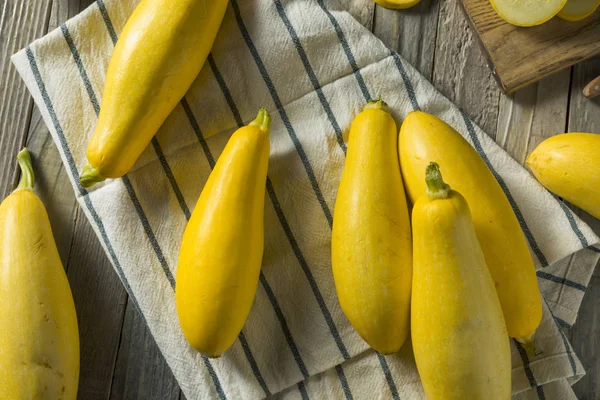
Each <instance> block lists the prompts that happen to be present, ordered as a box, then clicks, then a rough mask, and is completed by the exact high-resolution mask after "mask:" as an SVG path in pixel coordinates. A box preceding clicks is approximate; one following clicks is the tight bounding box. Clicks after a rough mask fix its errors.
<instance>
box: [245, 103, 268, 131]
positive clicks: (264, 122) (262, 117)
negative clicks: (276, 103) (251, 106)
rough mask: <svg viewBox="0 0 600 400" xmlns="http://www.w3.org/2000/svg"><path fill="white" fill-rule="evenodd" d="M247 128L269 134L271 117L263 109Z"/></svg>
mask: <svg viewBox="0 0 600 400" xmlns="http://www.w3.org/2000/svg"><path fill="white" fill-rule="evenodd" d="M248 125H249V126H255V127H257V128H258V129H260V130H261V131H263V132H269V128H270V127H271V115H270V114H269V112H268V111H267V110H266V109H265V108H261V109H260V110H258V115H257V117H256V119H255V120H254V121H252V122H250V123H249V124H248Z"/></svg>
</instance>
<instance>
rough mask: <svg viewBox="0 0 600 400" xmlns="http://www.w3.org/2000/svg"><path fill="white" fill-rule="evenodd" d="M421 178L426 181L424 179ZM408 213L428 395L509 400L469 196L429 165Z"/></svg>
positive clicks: (414, 319) (500, 326) (503, 346)
mask: <svg viewBox="0 0 600 400" xmlns="http://www.w3.org/2000/svg"><path fill="white" fill-rule="evenodd" d="M423 181H424V182H425V180H423ZM426 182H427V187H428V188H427V192H426V195H424V196H422V197H421V198H420V199H419V200H418V201H417V202H416V204H415V206H414V208H413V213H412V224H413V240H414V277H413V288H412V292H413V295H412V307H411V326H412V328H411V332H412V342H413V350H414V353H415V360H416V363H417V369H418V370H419V375H420V376H421V381H422V382H423V388H424V389H425V394H426V395H427V398H428V399H429V400H450V399H456V400H466V399H468V400H488V399H493V400H509V399H510V397H511V358H510V344H509V341H508V336H507V334H506V325H505V323H504V317H503V316H502V309H501V307H500V302H499V301H498V296H497V295H496V291H495V290H494V282H493V281H492V278H491V276H490V273H489V271H488V268H487V266H486V264H485V259H484V256H483V252H482V251H481V248H480V246H479V242H478V240H477V236H476V235H475V229H474V228H473V222H472V219H471V213H470V211H469V206H468V205H467V202H466V200H465V199H464V197H462V196H461V195H460V194H459V193H458V192H455V191H453V190H451V189H450V187H449V186H448V185H446V184H445V183H444V181H443V180H442V176H441V174H440V171H439V167H438V165H437V164H435V163H432V164H431V165H430V166H429V167H428V168H427V178H426Z"/></svg>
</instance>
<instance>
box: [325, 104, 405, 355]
mask: <svg viewBox="0 0 600 400" xmlns="http://www.w3.org/2000/svg"><path fill="white" fill-rule="evenodd" d="M397 132H398V131H397V127H396V123H395V122H394V119H393V118H392V117H391V116H390V114H388V113H387V112H386V111H384V110H381V109H365V110H364V111H363V112H361V113H360V114H358V116H356V118H355V119H354V121H353V122H352V127H351V130H350V136H349V142H348V152H347V156H346V164H345V167H344V172H343V174H342V180H341V182H340V187H339V190H338V194H337V200H336V203H335V214H334V218H333V237H332V260H331V261H332V267H333V277H334V279H335V287H336V289H337V294H338V298H339V301H340V305H341V306H342V310H343V311H344V313H345V314H346V317H347V318H348V320H349V321H350V323H352V325H353V326H354V328H355V329H356V331H357V332H358V333H359V335H360V336H361V337H362V338H363V339H364V340H365V341H366V342H367V343H368V344H369V345H370V346H371V347H372V348H374V349H375V350H377V351H378V352H380V353H382V354H391V353H395V352H397V351H398V350H400V347H401V346H402V344H403V343H404V341H405V340H406V338H407V336H408V332H409V314H410V288H411V279H412V278H411V277H412V250H411V233H410V223H409V216H408V207H407V204H406V196H405V193H404V187H403V185H402V177H401V175H400V166H399V165H398V152H397V136H398V135H397Z"/></svg>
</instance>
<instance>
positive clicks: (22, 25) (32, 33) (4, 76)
mask: <svg viewBox="0 0 600 400" xmlns="http://www.w3.org/2000/svg"><path fill="white" fill-rule="evenodd" d="M51 5H52V1H51V0H30V1H23V0H3V1H2V3H1V4H0V199H3V198H5V197H6V195H8V193H10V192H11V191H12V189H13V187H14V184H15V183H16V179H17V175H18V172H17V170H18V168H17V165H16V164H15V162H14V159H15V156H16V154H17V152H18V151H19V150H20V148H21V147H22V146H23V144H24V143H25V138H26V135H27V129H28V126H29V120H30V117H31V109H32V105H33V100H32V99H31V96H30V95H29V93H28V92H27V90H26V88H25V83H23V81H22V80H21V79H20V78H19V76H18V74H17V71H16V69H15V68H14V67H13V65H12V64H11V62H10V56H11V55H12V54H14V53H16V52H17V51H18V50H20V49H21V48H23V47H25V46H26V45H27V44H28V43H29V42H31V41H32V40H33V39H35V38H37V37H39V36H41V35H42V34H43V33H44V32H46V27H47V24H48V16H49V15H50V7H51Z"/></svg>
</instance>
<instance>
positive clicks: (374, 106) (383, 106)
mask: <svg viewBox="0 0 600 400" xmlns="http://www.w3.org/2000/svg"><path fill="white" fill-rule="evenodd" d="M364 110H381V111H385V112H387V113H389V112H390V108H389V106H388V105H387V103H386V102H385V101H383V100H382V99H381V96H379V98H378V99H377V100H371V101H369V102H368V103H367V105H366V106H365V108H364Z"/></svg>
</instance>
